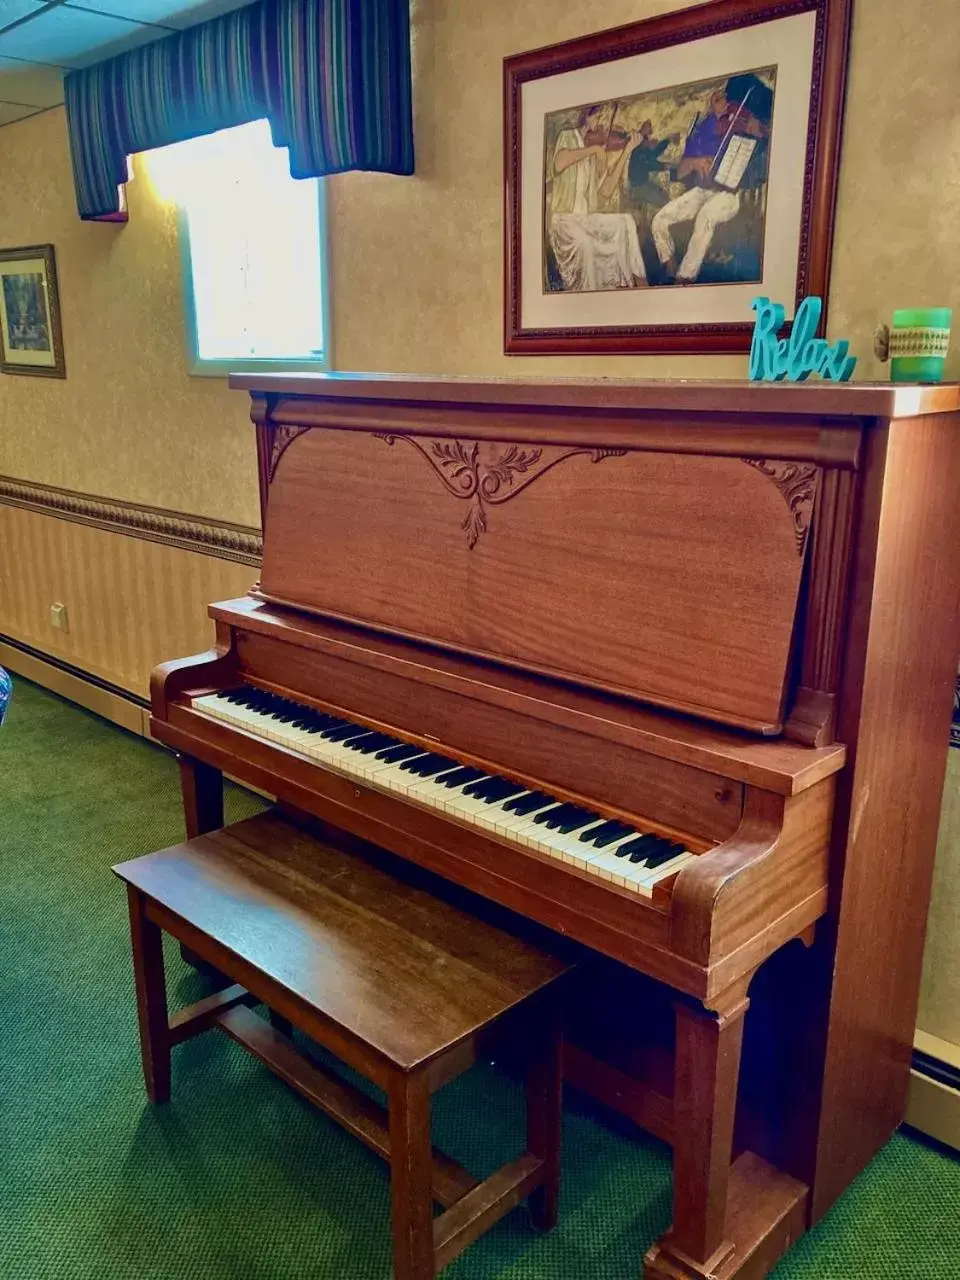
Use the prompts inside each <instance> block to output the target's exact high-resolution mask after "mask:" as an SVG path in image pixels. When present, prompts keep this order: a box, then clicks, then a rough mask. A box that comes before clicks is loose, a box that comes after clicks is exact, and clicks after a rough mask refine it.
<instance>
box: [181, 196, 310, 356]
mask: <svg viewBox="0 0 960 1280" xmlns="http://www.w3.org/2000/svg"><path fill="white" fill-rule="evenodd" d="M305 181H308V182H316V184H317V215H318V217H319V220H320V227H319V235H318V237H317V241H318V245H319V250H320V281H321V289H320V323H321V325H322V327H323V338H324V342H323V355H322V356H314V357H312V358H311V359H308V360H296V359H283V358H282V357H278V356H269V357H263V358H261V359H246V360H245V359H242V358H240V357H238V358H237V359H235V360H221V359H204V358H203V357H202V356H201V355H200V344H199V340H198V335H197V308H196V297H195V293H194V288H193V258H192V251H191V245H190V218H189V215H188V213H187V210H186V209H185V208H184V207H183V205H180V204H178V205H177V240H178V242H179V247H180V275H181V283H182V296H183V328H184V335H185V340H186V356H187V373H188V374H189V375H190V376H191V377H194V378H227V377H229V376H230V374H231V373H323V372H325V371H326V370H328V369H331V368H332V367H333V359H332V354H331V331H330V275H329V270H330V244H329V231H328V223H327V190H326V182H325V180H324V179H323V178H308V179H305Z"/></svg>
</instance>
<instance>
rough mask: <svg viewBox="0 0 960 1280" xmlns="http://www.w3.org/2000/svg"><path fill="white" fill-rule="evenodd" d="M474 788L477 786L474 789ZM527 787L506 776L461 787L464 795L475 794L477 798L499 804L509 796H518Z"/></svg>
mask: <svg viewBox="0 0 960 1280" xmlns="http://www.w3.org/2000/svg"><path fill="white" fill-rule="evenodd" d="M474 788H478V789H477V790H474ZM526 790H527V788H526V787H523V786H521V785H520V783H519V782H511V781H510V780H509V779H508V778H494V779H493V781H492V782H489V783H486V784H484V783H481V782H472V783H471V784H470V786H468V787H464V788H463V793H464V795H472V796H475V797H476V798H477V799H478V800H486V801H487V802H488V804H499V803H500V802H501V801H502V800H506V799H507V798H508V797H509V796H518V795H520V794H521V793H522V792H524V791H526Z"/></svg>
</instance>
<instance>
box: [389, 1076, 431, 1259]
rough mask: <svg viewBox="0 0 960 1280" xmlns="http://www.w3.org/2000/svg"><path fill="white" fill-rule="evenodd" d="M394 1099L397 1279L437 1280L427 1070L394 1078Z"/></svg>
mask: <svg viewBox="0 0 960 1280" xmlns="http://www.w3.org/2000/svg"><path fill="white" fill-rule="evenodd" d="M389 1097H390V1195H391V1200H392V1204H393V1276H394V1280H432V1277H433V1276H434V1275H435V1274H436V1268H435V1265H434V1250H433V1193H432V1190H431V1180H432V1175H433V1153H432V1149H431V1144H430V1086H429V1081H428V1079H427V1074H426V1072H425V1071H412V1072H409V1073H407V1074H402V1075H401V1074H397V1075H396V1076H394V1078H393V1080H392V1082H391V1085H390V1091H389Z"/></svg>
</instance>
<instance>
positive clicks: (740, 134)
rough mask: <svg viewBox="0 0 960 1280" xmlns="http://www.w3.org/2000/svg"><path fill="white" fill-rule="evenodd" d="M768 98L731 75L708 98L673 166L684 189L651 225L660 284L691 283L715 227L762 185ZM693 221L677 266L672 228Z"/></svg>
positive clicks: (756, 85) (749, 80)
mask: <svg viewBox="0 0 960 1280" xmlns="http://www.w3.org/2000/svg"><path fill="white" fill-rule="evenodd" d="M772 105H773V93H772V91H771V90H770V88H769V87H768V86H767V85H766V84H764V83H763V81H762V80H760V79H759V78H758V77H757V76H755V75H752V74H745V75H739V76H731V78H730V79H729V80H728V81H727V83H726V86H725V87H724V88H723V89H717V90H716V91H715V92H714V93H713V94H712V95H711V97H710V107H709V111H708V113H707V115H706V116H705V117H704V118H703V119H702V120H701V119H698V120H697V121H696V122H695V124H694V127H693V129H692V130H691V131H690V134H689V136H688V138H687V142H686V146H685V147H684V152H683V156H682V158H681V160H680V162H679V164H678V166H677V171H676V176H677V181H678V182H683V183H684V184H685V186H686V187H687V190H686V191H685V192H683V194H682V195H678V196H677V197H675V199H673V200H671V201H669V203H667V204H665V205H664V207H663V208H662V209H661V210H660V211H659V213H657V214H656V215H655V216H654V219H653V223H652V225H651V231H652V234H653V242H654V245H655V246H656V251H657V257H658V258H659V260H660V263H661V265H662V267H663V268H664V276H665V283H666V282H670V281H671V280H672V281H675V283H677V284H692V283H694V282H695V281H696V280H697V279H698V278H699V276H700V272H701V270H702V268H703V263H704V259H705V258H706V256H707V252H708V251H709V249H710V246H711V244H712V242H713V238H714V234H715V233H716V230H717V228H718V227H719V226H720V225H722V224H723V223H725V222H729V221H730V220H731V219H732V218H735V217H736V216H737V214H738V213H739V212H740V207H741V197H742V195H743V193H745V192H748V191H753V190H756V189H757V188H759V187H761V186H762V185H764V184H765V183H766V180H767V169H768V144H769V136H770V118H771V111H772ZM685 222H693V230H692V232H691V235H690V240H689V242H688V244H687V248H686V251H685V253H684V255H683V259H682V261H681V262H680V265H679V267H677V265H676V246H675V244H674V239H673V233H672V228H673V227H674V226H675V225H677V224H678V223H685Z"/></svg>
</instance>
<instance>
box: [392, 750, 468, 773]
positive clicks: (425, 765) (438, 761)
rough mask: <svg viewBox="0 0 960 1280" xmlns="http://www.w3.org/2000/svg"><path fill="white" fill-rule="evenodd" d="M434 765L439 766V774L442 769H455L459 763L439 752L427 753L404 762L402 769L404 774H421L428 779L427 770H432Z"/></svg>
mask: <svg viewBox="0 0 960 1280" xmlns="http://www.w3.org/2000/svg"><path fill="white" fill-rule="evenodd" d="M434 765H438V766H439V768H438V769H437V770H436V772H438V773H439V772H440V770H442V769H455V768H456V767H457V762H456V760H451V759H450V757H449V756H443V755H441V754H440V752H439V751H426V752H424V753H423V755H421V756H417V757H411V758H410V759H409V760H404V761H403V762H402V763H401V765H400V768H401V769H402V770H403V772H404V773H419V774H421V775H422V776H423V777H424V778H426V777H427V776H428V774H427V773H426V772H425V770H427V769H432V768H433V766H434Z"/></svg>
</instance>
